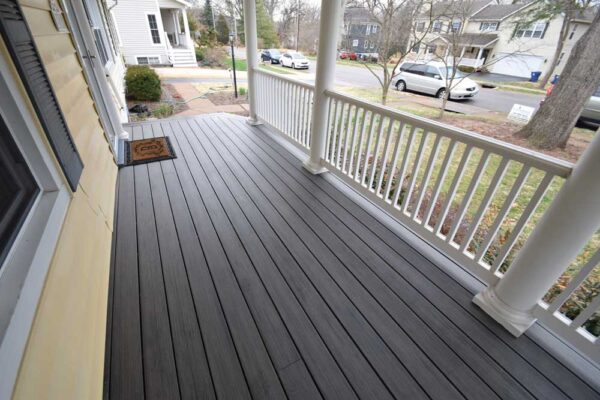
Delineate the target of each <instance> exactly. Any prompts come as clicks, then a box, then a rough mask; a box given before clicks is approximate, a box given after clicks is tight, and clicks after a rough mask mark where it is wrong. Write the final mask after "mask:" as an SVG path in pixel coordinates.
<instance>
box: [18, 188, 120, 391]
mask: <svg viewBox="0 0 600 400" xmlns="http://www.w3.org/2000/svg"><path fill="white" fill-rule="evenodd" d="M111 236H112V233H111V231H110V229H108V228H107V227H106V225H105V223H104V219H103V218H102V216H101V215H99V214H96V213H94V212H93V210H92V209H91V207H90V205H89V203H88V199H87V197H86V196H85V194H84V193H83V192H77V193H75V196H74V197H73V201H72V203H71V206H70V208H69V212H68V215H67V219H66V222H65V224H64V227H63V230H62V233H61V236H60V241H59V246H58V248H57V250H56V253H55V255H54V259H53V262H52V265H51V269H50V273H49V274H48V278H47V281H46V285H45V287H44V291H43V294H42V297H41V300H40V304H39V308H38V312H37V314H36V318H35V321H34V326H33V329H32V332H31V336H30V338H29V343H28V349H27V352H26V354H25V358H24V360H23V363H22V366H21V371H20V374H19V384H18V385H17V387H16V390H15V393H14V398H15V399H42V398H43V399H93V398H98V399H99V398H100V397H101V393H102V391H101V386H102V374H101V373H98V367H99V365H102V361H103V360H101V359H99V358H101V357H99V354H101V353H102V352H103V350H104V336H103V335H98V334H97V331H98V330H101V331H102V332H103V331H104V326H103V324H102V322H101V321H104V320H105V319H106V306H105V305H106V293H107V292H106V290H105V289H106V288H107V286H108V268H105V267H104V266H105V265H107V264H108V257H109V254H110V241H111ZM98 303H103V305H104V307H101V306H100V304H98Z"/></svg>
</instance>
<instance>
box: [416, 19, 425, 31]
mask: <svg viewBox="0 0 600 400" xmlns="http://www.w3.org/2000/svg"><path fill="white" fill-rule="evenodd" d="M415 31H416V32H425V21H418V22H417V24H416V26H415Z"/></svg>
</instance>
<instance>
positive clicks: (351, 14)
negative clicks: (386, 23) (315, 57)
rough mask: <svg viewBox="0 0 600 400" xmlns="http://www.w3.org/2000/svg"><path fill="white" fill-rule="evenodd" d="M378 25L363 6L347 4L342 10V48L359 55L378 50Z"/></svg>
mask: <svg viewBox="0 0 600 400" xmlns="http://www.w3.org/2000/svg"><path fill="white" fill-rule="evenodd" d="M380 28H381V27H380V26H379V24H378V23H377V21H376V20H375V19H374V18H373V17H372V16H371V13H370V12H369V10H368V9H366V8H364V7H355V6H348V7H346V8H345V10H344V30H343V34H342V49H343V50H346V51H353V52H355V53H357V54H359V55H367V56H368V55H376V54H377V53H378V52H379V35H380V33H381V32H380Z"/></svg>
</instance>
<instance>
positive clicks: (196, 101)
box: [172, 82, 248, 116]
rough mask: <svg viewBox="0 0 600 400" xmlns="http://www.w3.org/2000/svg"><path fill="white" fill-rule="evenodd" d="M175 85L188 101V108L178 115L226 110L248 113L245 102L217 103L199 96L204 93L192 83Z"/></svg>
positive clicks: (233, 112)
mask: <svg viewBox="0 0 600 400" xmlns="http://www.w3.org/2000/svg"><path fill="white" fill-rule="evenodd" d="M172 85H173V87H174V88H175V90H177V92H178V93H179V94H180V95H181V98H182V100H184V101H186V102H188V103H187V105H188V107H189V109H188V110H185V111H183V112H180V113H178V114H177V116H187V115H200V114H210V113H219V112H226V113H232V114H239V115H246V114H247V113H248V111H247V110H248V107H247V106H246V105H245V104H230V105H215V104H213V102H212V101H210V100H209V99H205V98H199V96H201V95H202V94H201V93H200V92H199V91H198V90H197V89H196V88H195V87H194V85H192V84H191V83H183V82H182V83H172Z"/></svg>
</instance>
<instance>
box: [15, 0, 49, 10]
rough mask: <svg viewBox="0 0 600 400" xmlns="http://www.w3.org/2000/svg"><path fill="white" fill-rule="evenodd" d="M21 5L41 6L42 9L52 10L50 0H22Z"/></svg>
mask: <svg viewBox="0 0 600 400" xmlns="http://www.w3.org/2000/svg"><path fill="white" fill-rule="evenodd" d="M20 3H21V7H25V6H27V7H33V8H40V9H42V10H48V11H49V10H50V2H49V1H48V0H21V2H20Z"/></svg>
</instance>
